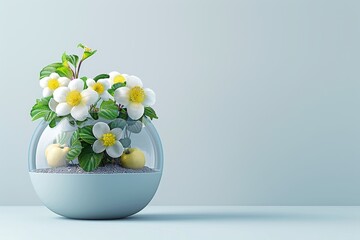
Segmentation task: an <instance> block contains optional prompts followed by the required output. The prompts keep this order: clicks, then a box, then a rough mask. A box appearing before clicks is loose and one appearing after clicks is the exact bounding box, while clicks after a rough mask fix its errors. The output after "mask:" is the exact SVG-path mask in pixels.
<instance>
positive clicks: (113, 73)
mask: <svg viewBox="0 0 360 240" xmlns="http://www.w3.org/2000/svg"><path fill="white" fill-rule="evenodd" d="M118 75H121V74H120V73H119V72H116V71H113V72H111V73H109V76H110V80H111V81H114V77H116V76H118Z"/></svg>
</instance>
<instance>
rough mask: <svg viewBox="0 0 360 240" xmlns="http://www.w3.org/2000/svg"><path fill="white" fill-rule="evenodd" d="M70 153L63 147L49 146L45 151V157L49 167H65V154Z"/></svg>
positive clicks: (57, 145) (68, 149) (67, 148)
mask: <svg viewBox="0 0 360 240" xmlns="http://www.w3.org/2000/svg"><path fill="white" fill-rule="evenodd" d="M69 151H70V148H69V147H66V146H65V145H60V144H58V143H56V144H50V145H49V146H47V148H46V150H45V157H46V161H47V163H48V165H49V166H50V167H62V166H66V164H67V162H66V154H67V153H68V152H69Z"/></svg>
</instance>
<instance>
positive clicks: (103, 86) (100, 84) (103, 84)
mask: <svg viewBox="0 0 360 240" xmlns="http://www.w3.org/2000/svg"><path fill="white" fill-rule="evenodd" d="M86 84H87V85H88V87H89V88H92V89H93V90H94V91H95V92H97V93H98V94H99V96H100V97H101V99H102V100H104V101H107V100H109V98H110V96H111V95H110V93H109V92H108V91H107V90H108V89H109V88H110V83H109V80H108V79H100V80H98V81H97V82H95V81H94V80H93V79H91V78H88V80H86Z"/></svg>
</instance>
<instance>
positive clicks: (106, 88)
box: [97, 78, 110, 90]
mask: <svg viewBox="0 0 360 240" xmlns="http://www.w3.org/2000/svg"><path fill="white" fill-rule="evenodd" d="M97 82H98V83H101V84H102V85H103V86H104V89H105V90H108V89H109V88H110V82H109V79H107V78H106V79H100V80H99V81H97Z"/></svg>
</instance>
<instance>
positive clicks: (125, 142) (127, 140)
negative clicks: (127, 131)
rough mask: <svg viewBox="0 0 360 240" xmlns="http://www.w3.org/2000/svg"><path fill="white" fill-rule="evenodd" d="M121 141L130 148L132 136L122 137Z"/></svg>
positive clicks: (125, 146)
mask: <svg viewBox="0 0 360 240" xmlns="http://www.w3.org/2000/svg"><path fill="white" fill-rule="evenodd" d="M120 143H121V144H122V145H123V147H124V148H128V147H130V145H131V139H130V138H122V139H120Z"/></svg>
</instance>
